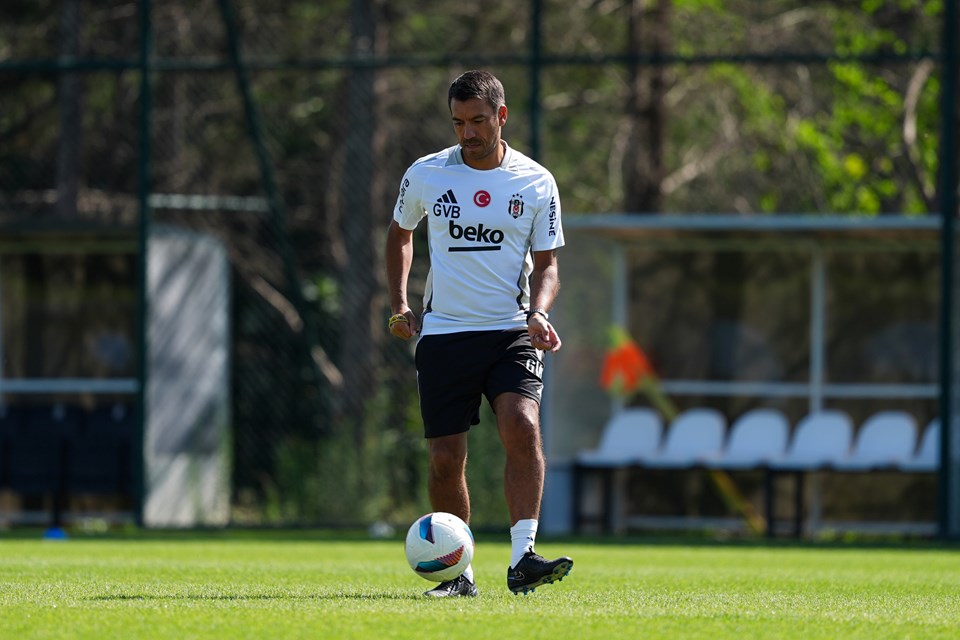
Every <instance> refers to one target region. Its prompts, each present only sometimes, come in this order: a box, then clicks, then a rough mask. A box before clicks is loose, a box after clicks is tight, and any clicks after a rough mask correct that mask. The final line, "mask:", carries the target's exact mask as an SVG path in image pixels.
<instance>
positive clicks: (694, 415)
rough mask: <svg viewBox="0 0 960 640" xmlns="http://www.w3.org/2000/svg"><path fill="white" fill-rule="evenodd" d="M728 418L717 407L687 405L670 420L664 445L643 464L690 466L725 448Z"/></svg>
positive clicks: (651, 466) (663, 466) (642, 461)
mask: <svg viewBox="0 0 960 640" xmlns="http://www.w3.org/2000/svg"><path fill="white" fill-rule="evenodd" d="M726 430H727V419H726V417H724V415H723V414H722V413H720V412H719V411H717V410H716V409H710V408H706V407H698V408H695V409H687V410H686V411H684V412H683V413H681V414H680V415H678V416H677V417H676V418H674V419H673V421H672V422H671V423H670V426H669V429H668V431H667V435H666V439H665V440H664V443H663V447H662V448H661V449H660V450H659V451H656V452H655V453H652V454H649V455H647V456H646V457H644V458H643V459H642V460H641V461H640V464H642V465H643V466H645V467H648V468H652V469H687V468H691V467H696V466H700V465H701V464H702V461H703V459H704V458H707V457H709V456H712V455H715V454H716V453H717V452H718V451H720V450H721V449H722V448H723V439H724V436H725V435H726Z"/></svg>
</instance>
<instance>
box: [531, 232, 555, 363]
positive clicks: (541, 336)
mask: <svg viewBox="0 0 960 640" xmlns="http://www.w3.org/2000/svg"><path fill="white" fill-rule="evenodd" d="M559 291H560V271H559V269H558V267H557V252H556V250H555V249H551V250H549V251H534V252H533V273H531V274H530V309H543V310H544V311H549V309H550V307H552V306H553V301H554V300H555V299H556V298H557V292H559ZM527 332H528V333H529V334H530V341H531V342H532V343H533V346H534V347H536V348H537V349H540V350H542V351H559V350H560V345H561V344H562V343H561V341H560V336H559V335H557V332H556V330H555V329H554V328H553V325H552V324H550V322H549V321H548V320H547V319H546V318H545V317H544V316H543V315H542V314H539V313H534V314H532V315H531V316H530V317H529V318H528V319H527Z"/></svg>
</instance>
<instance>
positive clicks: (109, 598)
mask: <svg viewBox="0 0 960 640" xmlns="http://www.w3.org/2000/svg"><path fill="white" fill-rule="evenodd" d="M422 599H423V596H421V595H419V594H414V593H410V594H402V593H390V592H385V591H381V592H379V593H377V592H364V593H361V592H350V593H312V594H306V595H298V594H289V593H255V594H220V595H208V594H173V593H166V594H142V595H140V594H137V595H134V594H128V593H118V594H108V595H99V596H90V597H89V598H85V600H88V601H91V602H137V601H143V602H152V601H160V602H175V601H183V602H202V601H204V600H209V601H225V602H243V601H251V602H256V601H267V600H303V601H310V600H422Z"/></svg>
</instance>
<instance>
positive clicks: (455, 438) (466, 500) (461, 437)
mask: <svg viewBox="0 0 960 640" xmlns="http://www.w3.org/2000/svg"><path fill="white" fill-rule="evenodd" d="M427 451H428V452H429V457H430V473H429V476H428V478H427V489H428V492H429V494H430V506H431V507H433V510H434V511H446V512H447V513H452V514H453V515H455V516H458V517H459V518H460V519H461V520H463V521H464V522H466V523H468V524H469V522H470V494H469V493H468V491H467V476H466V470H467V434H466V432H464V433H457V434H454V435H452V436H440V437H438V438H428V439H427Z"/></svg>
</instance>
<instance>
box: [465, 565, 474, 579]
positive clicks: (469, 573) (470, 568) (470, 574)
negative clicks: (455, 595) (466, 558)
mask: <svg viewBox="0 0 960 640" xmlns="http://www.w3.org/2000/svg"><path fill="white" fill-rule="evenodd" d="M463 577H464V578H466V579H467V580H469V581H470V582H473V564H468V565H467V568H466V569H464V570H463Z"/></svg>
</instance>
